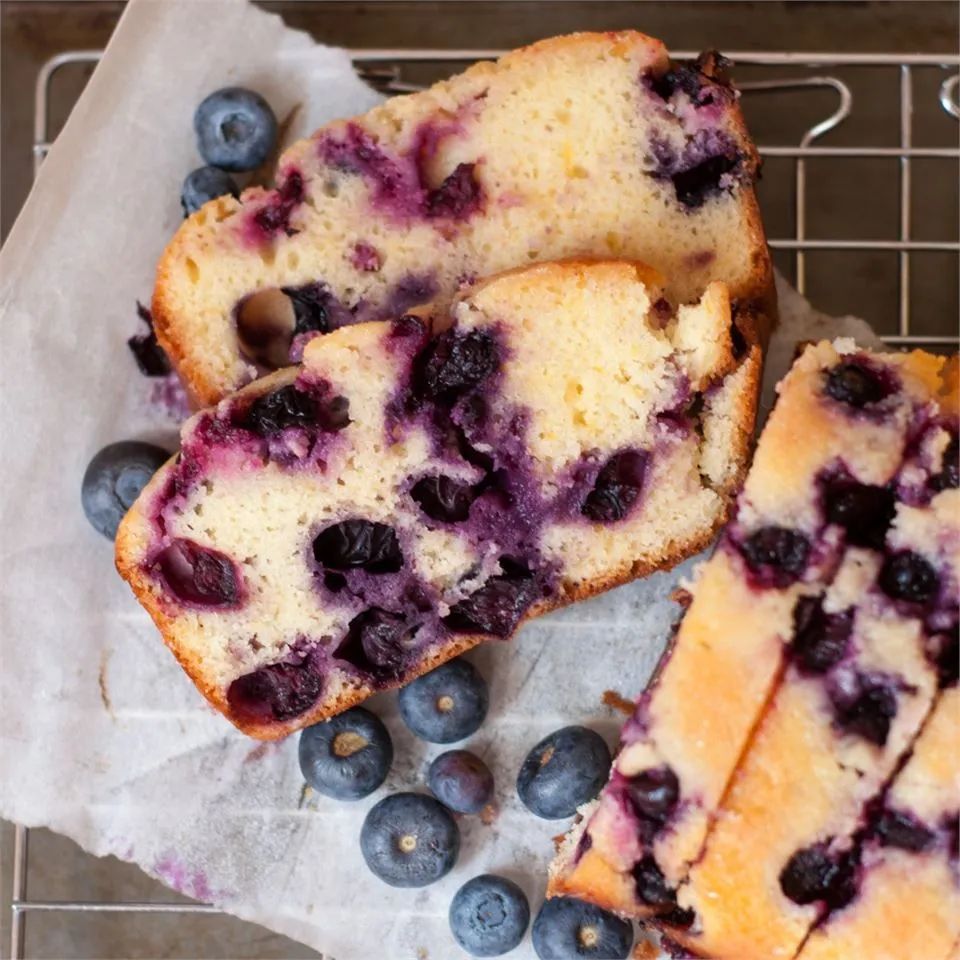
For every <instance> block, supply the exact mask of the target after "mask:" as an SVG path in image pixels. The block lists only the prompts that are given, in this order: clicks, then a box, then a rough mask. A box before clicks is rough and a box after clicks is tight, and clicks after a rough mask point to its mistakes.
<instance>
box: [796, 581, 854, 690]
mask: <svg viewBox="0 0 960 960" xmlns="http://www.w3.org/2000/svg"><path fill="white" fill-rule="evenodd" d="M852 631H853V610H844V611H843V612H842V613H826V612H825V611H824V609H823V599H822V597H801V598H800V599H799V600H798V601H797V605H796V606H795V607H794V608H793V639H792V641H791V643H790V650H791V652H792V653H793V657H794V659H795V660H796V661H797V663H799V664H800V666H801V667H802V668H803V669H804V670H807V671H809V672H810V673H826V671H827V670H829V669H830V668H831V667H832V666H833V665H834V664H835V663H837V662H838V661H839V660H841V659H842V658H843V655H844V653H845V652H846V649H847V641H848V640H849V639H850V634H851V632H852Z"/></svg>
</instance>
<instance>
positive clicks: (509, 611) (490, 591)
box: [443, 572, 539, 637]
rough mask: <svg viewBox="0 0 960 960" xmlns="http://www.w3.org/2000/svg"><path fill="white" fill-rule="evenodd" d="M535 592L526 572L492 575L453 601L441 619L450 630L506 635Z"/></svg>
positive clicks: (514, 627) (511, 631)
mask: <svg viewBox="0 0 960 960" xmlns="http://www.w3.org/2000/svg"><path fill="white" fill-rule="evenodd" d="M538 592H539V591H538V587H537V584H536V582H535V581H534V579H533V578H532V577H531V576H530V575H529V573H525V572H521V573H520V574H519V575H507V576H503V577H491V578H490V579H489V580H487V582H486V583H485V584H484V585H483V586H482V587H480V588H479V589H478V590H475V591H474V592H473V593H471V594H470V596H469V597H465V598H464V599H463V600H461V601H459V602H458V603H456V604H454V605H453V607H451V608H450V613H449V614H447V616H446V617H445V618H444V621H443V622H444V623H445V624H446V625H447V626H448V627H449V628H450V629H451V630H456V631H459V632H461V633H463V632H467V633H489V634H492V635H493V636H495V637H508V636H510V634H511V633H513V631H514V630H515V629H516V627H517V624H518V623H519V622H520V618H521V617H522V616H523V614H524V613H525V612H526V610H527V608H528V607H529V606H530V604H531V603H533V601H534V600H535V599H536V597H537V593H538Z"/></svg>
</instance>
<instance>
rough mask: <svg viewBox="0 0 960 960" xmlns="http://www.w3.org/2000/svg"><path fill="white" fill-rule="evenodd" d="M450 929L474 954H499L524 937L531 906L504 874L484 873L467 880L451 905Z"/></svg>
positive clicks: (461, 943)
mask: <svg viewBox="0 0 960 960" xmlns="http://www.w3.org/2000/svg"><path fill="white" fill-rule="evenodd" d="M449 917H450V931H451V933H453V936H454V939H455V940H456V941H457V943H459V944H460V946H461V947H463V949H464V950H466V951H467V953H469V954H470V955H471V956H473V957H499V956H500V955H501V954H504V953H507V952H508V951H510V950H512V949H513V948H514V947H515V946H517V944H519V943H520V941H521V940H522V939H523V935H524V933H526V931H527V926H528V925H529V923H530V905H529V903H528V902H527V898H526V897H525V896H524V893H523V891H522V890H521V889H520V888H519V887H518V886H517V885H516V884H515V883H514V882H513V881H512V880H507V879H506V877H498V876H494V875H493V874H490V873H485V874H483V875H482V876H479V877H474V878H473V879H472V880H468V881H467V882H466V883H465V884H464V885H463V886H462V887H461V888H460V889H459V890H458V891H457V892H456V894H455V895H454V898H453V901H452V902H451V904H450V914H449Z"/></svg>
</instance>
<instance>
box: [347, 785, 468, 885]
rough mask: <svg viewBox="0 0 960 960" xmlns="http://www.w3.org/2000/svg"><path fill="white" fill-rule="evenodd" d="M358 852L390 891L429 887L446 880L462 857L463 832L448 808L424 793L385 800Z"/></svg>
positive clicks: (366, 823) (364, 831) (362, 832)
mask: <svg viewBox="0 0 960 960" xmlns="http://www.w3.org/2000/svg"><path fill="white" fill-rule="evenodd" d="M360 852H361V853H362V854H363V859H364V860H366V862H367V866H368V867H369V868H370V870H371V871H372V872H373V873H374V874H375V875H376V876H377V877H379V878H380V879H381V880H382V881H383V882H384V883H389V884H390V886H391V887H425V886H427V885H428V884H430V883H434V882H435V881H437V880H439V879H440V878H441V877H443V876H446V874H448V873H449V872H450V870H451V869H452V868H453V865H454V864H455V863H456V862H457V855H458V854H459V853H460V831H459V830H458V829H457V825H456V823H455V822H454V819H453V817H452V816H451V815H450V813H449V812H448V811H447V809H446V808H445V807H444V806H443V805H442V804H440V803H438V802H437V801H436V800H434V799H433V797H427V796H424V795H423V794H420V793H395V794H393V796H390V797H384V798H383V800H381V801H380V802H379V803H378V804H377V805H376V806H374V807H373V809H371V810H370V812H369V813H368V814H367V816H366V819H365V820H364V821H363V827H362V828H361V830H360Z"/></svg>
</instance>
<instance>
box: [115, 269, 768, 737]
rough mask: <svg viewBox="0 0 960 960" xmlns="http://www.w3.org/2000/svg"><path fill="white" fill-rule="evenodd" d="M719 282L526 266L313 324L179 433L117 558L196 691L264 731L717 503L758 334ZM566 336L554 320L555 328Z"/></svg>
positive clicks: (704, 536) (679, 550)
mask: <svg viewBox="0 0 960 960" xmlns="http://www.w3.org/2000/svg"><path fill="white" fill-rule="evenodd" d="M747 319H749V318H743V317H742V318H741V329H740V330H739V332H736V333H734V332H733V331H734V329H735V328H734V327H733V326H732V325H731V313H730V301H729V296H728V294H727V291H726V289H725V287H724V286H723V285H722V284H720V283H714V284H711V285H710V286H709V287H708V288H707V290H706V292H705V293H704V295H703V297H702V299H701V300H700V301H699V302H698V303H696V304H693V305H686V306H681V307H680V308H679V309H678V310H677V311H676V313H674V312H673V311H672V310H671V309H670V308H669V306H668V305H667V303H666V301H665V300H664V298H663V288H662V282H661V281H660V279H659V277H658V276H657V275H656V274H654V273H653V271H651V270H650V269H648V268H646V267H644V266H641V265H638V264H631V263H627V262H623V261H619V262H613V263H580V262H566V263H561V264H542V265H537V266H534V267H530V268H527V269H526V270H524V271H518V272H513V273H509V274H505V275H503V276H501V277H499V278H496V279H494V280H491V281H488V282H486V283H484V284H481V285H478V286H477V287H475V288H474V289H473V291H472V292H471V293H470V295H468V296H466V297H464V298H461V299H458V300H457V301H455V303H454V304H453V306H452V307H451V306H447V307H444V308H437V309H435V310H434V309H424V310H421V311H420V315H419V316H414V315H410V314H408V315H405V316H404V317H402V318H400V319H399V320H397V321H394V322H373V323H368V324H356V325H353V326H348V327H344V328H343V329H339V330H336V331H334V332H332V333H331V334H330V335H329V336H326V337H321V338H318V339H316V340H314V341H312V342H311V343H310V344H309V345H308V347H307V349H306V351H305V355H304V362H303V365H302V367H300V368H289V369H287V370H283V371H279V372H277V373H275V374H272V375H270V376H268V377H265V378H263V379H261V380H259V381H257V382H256V383H254V384H251V385H250V386H248V387H247V388H245V389H244V390H242V391H241V392H240V393H238V394H237V395H235V396H231V397H228V398H227V399H225V400H224V401H222V402H221V403H220V404H219V405H218V406H217V407H216V408H213V409H210V410H207V411H205V412H202V413H200V414H198V415H197V416H196V417H194V418H193V419H192V420H191V421H189V422H188V423H187V424H186V425H185V427H184V431H183V438H182V450H181V452H180V454H179V456H178V457H177V458H176V459H175V460H174V461H172V462H171V463H170V464H168V465H167V466H166V467H165V468H163V469H162V470H161V471H160V473H159V474H158V475H157V476H156V477H155V478H154V479H153V481H152V482H151V484H150V485H149V486H148V487H147V489H146V490H145V491H144V493H143V494H142V495H141V497H140V499H139V500H138V502H137V504H136V505H135V506H134V508H133V509H132V510H131V512H130V513H129V514H128V515H127V517H126V518H125V520H124V522H123V524H122V526H121V528H120V531H119V534H118V537H117V563H118V568H119V570H120V572H121V574H122V575H123V576H124V577H125V578H126V579H127V580H128V581H129V582H130V584H131V585H132V587H133V589H134V591H135V593H136V594H137V596H138V598H139V599H140V601H141V602H142V603H143V605H144V606H145V607H146V608H147V609H148V610H149V612H150V613H151V615H152V616H153V618H154V620H155V621H156V623H157V625H158V627H159V628H160V630H161V632H162V633H163V635H164V638H165V640H166V642H167V644H168V645H169V646H170V648H171V649H172V650H173V652H174V653H175V654H176V656H177V657H178V659H179V660H180V662H181V664H182V665H183V666H184V668H185V669H186V671H187V672H188V673H189V674H190V676H191V677H192V678H193V680H194V682H195V683H196V684H197V686H198V687H199V688H200V689H201V691H202V692H203V693H204V695H205V696H206V697H207V698H208V699H209V700H210V701H211V703H212V704H213V705H214V706H215V707H217V708H218V709H219V710H221V711H223V712H224V713H225V714H226V716H227V717H228V718H229V719H230V720H232V721H233V722H234V723H235V724H236V725H237V726H239V727H240V728H241V729H243V730H244V731H246V732H248V733H250V734H252V735H254V736H257V737H263V738H272V737H277V736H281V735H283V734H285V733H288V732H290V731H292V730H294V729H296V728H298V727H301V726H304V725H305V724H308V723H312V722H315V721H316V720H318V719H321V718H324V717H328V716H330V715H332V714H334V713H336V712H338V711H340V710H342V709H344V708H346V707H347V706H350V705H351V704H354V703H356V702H358V701H360V700H363V699H364V698H365V697H367V696H369V695H370V694H371V693H372V692H374V691H375V690H377V689H381V688H384V687H387V686H396V685H398V684H401V683H405V682H406V681H407V680H409V679H411V678H412V677H414V676H416V675H417V674H419V673H422V672H424V671H426V670H429V669H431V668H432V667H434V666H436V665H437V664H439V663H441V662H443V661H444V660H446V659H448V658H450V657H452V656H455V655H456V654H458V653H460V652H462V651H464V650H466V649H468V648H469V647H471V646H473V645H474V644H476V643H478V642H480V641H481V640H483V639H485V638H490V637H507V636H509V635H510V634H511V633H512V632H513V631H514V629H515V628H516V626H517V625H518V623H519V622H520V621H521V620H522V619H523V618H524V617H527V616H531V615H533V614H536V613H538V612H541V611H543V610H546V609H548V608H550V607H554V606H557V605H560V604H563V603H567V602H570V601H572V600H575V599H577V598H579V597H584V596H587V595H590V594H593V593H596V592H598V591H600V590H603V589H606V588H608V587H611V586H614V585H615V584H617V583H620V582H623V581H625V580H628V579H630V578H632V577H635V576H638V575H641V574H644V573H647V572H648V571H651V570H655V569H659V568H661V567H664V566H669V565H671V564H673V563H676V562H677V561H679V560H680V559H681V558H683V557H686V556H688V555H689V554H691V553H693V552H694V551H696V550H698V549H702V548H703V547H704V546H705V545H706V544H707V543H708V542H709V540H710V539H711V537H712V535H713V533H714V532H715V530H716V529H717V528H718V526H719V525H720V524H721V523H722V521H723V519H724V517H725V514H726V511H727V506H728V503H729V499H730V496H731V495H732V490H733V489H734V487H735V486H736V485H737V483H738V482H739V479H740V475H741V472H742V470H743V468H744V462H745V458H746V454H747V448H748V445H749V437H750V432H751V428H752V423H753V417H754V411H755V402H756V392H757V382H758V377H759V369H760V361H761V352H760V347H759V344H758V343H757V335H756V330H755V328H754V327H753V326H752V325H750V324H749V323H747V322H746V320H747ZM558 331H562V335H559V334H558Z"/></svg>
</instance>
